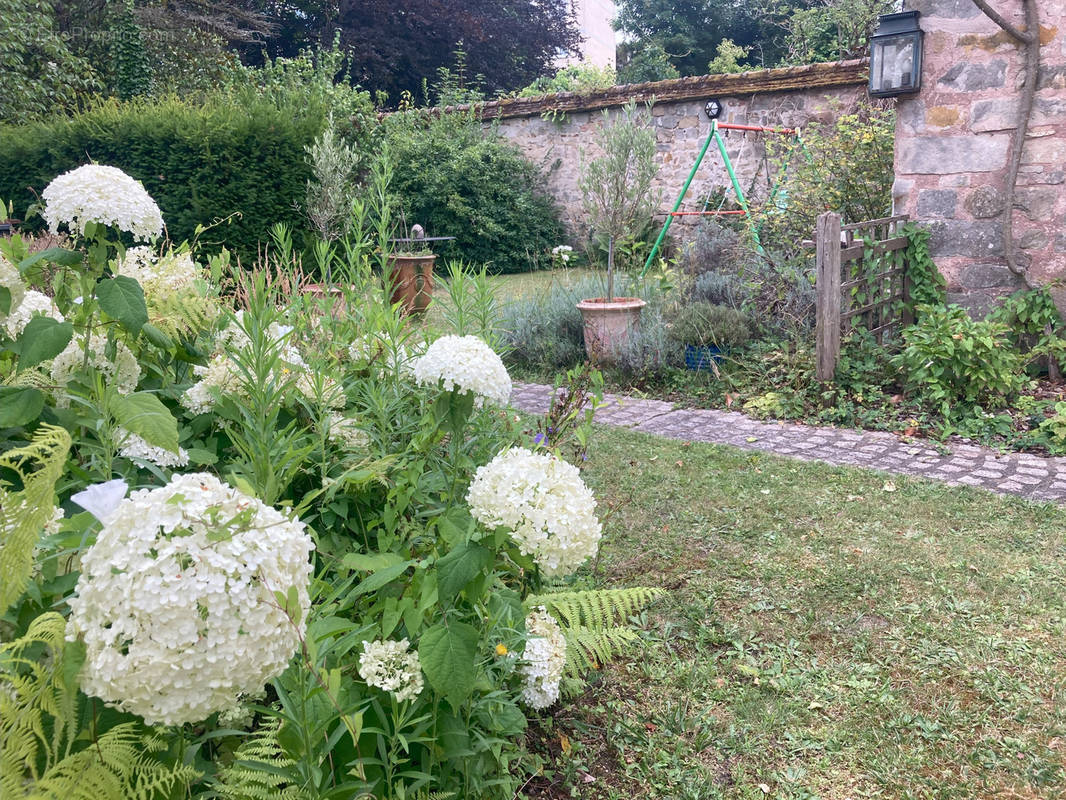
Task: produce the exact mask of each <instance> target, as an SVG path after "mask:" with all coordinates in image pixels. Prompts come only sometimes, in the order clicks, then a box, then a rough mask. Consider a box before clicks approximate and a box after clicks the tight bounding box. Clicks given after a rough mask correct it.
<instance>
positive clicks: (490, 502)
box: [466, 447, 602, 577]
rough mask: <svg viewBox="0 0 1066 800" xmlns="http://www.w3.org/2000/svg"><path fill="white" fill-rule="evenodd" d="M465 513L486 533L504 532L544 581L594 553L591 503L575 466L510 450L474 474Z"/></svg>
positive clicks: (596, 536)
mask: <svg viewBox="0 0 1066 800" xmlns="http://www.w3.org/2000/svg"><path fill="white" fill-rule="evenodd" d="M466 501H467V503H468V504H469V505H470V513H471V514H472V515H473V517H474V519H476V520H477V521H478V522H480V523H481V524H483V525H485V526H486V527H488V528H498V527H504V528H507V529H508V530H509V531H510V533H511V537H512V538H513V539H514V540H515V542H516V543H517V544H518V547H519V550H520V551H521V552H522V553H523V554H525V555H531V556H533V558H534V560H535V561H536V563H537V566H538V567H539V568H540V571H541V572H542V573H543V574H544V575H545V576H546V577H553V576H557V575H569V574H570V573H572V572H574V571H575V570H576V569H577V568H578V567H580V566H581V565H582V564H583V563H585V561H586V560H587V559H589V558H592V557H593V556H595V555H596V551H597V550H598V548H599V542H600V536H601V535H602V527H601V525H600V521H599V520H598V519H597V518H596V498H595V497H593V495H592V492H591V491H589V489H588V487H587V486H585V482H584V481H582V480H581V473H580V472H579V471H578V469H577V467H575V466H573V465H572V464H568V463H566V462H565V461H563V460H562V459H560V458H557V457H556V456H553V455H550V454H547V453H534V452H532V451H530V450H527V449H525V448H523V447H512V448H511V449H509V450H505V451H504V452H502V453H500V454H499V455H497V456H496V457H495V458H494V459H492V461H490V462H489V463H488V464H486V465H484V466H483V467H479V468H478V470H477V472H476V473H475V474H474V480H473V481H472V482H471V484H470V489H469V491H468V492H467V495H466Z"/></svg>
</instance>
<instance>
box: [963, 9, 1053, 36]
mask: <svg viewBox="0 0 1066 800" xmlns="http://www.w3.org/2000/svg"><path fill="white" fill-rule="evenodd" d="M973 4H974V5H975V6H977V7H978V8H979V9H981V11H982V12H983V13H984V15H985V16H986V17H988V18H989V19H990V20H992V21H993V22H994V23H996V24H997V25H999V27H1001V28H1002V29H1003V30H1004V31H1006V32H1007V34H1008V35H1009V36H1010V37H1011V38H1012V39H1014V40H1015V41H1017V42H1020V43H1021V44H1028V43H1029V42H1030V40H1032V38H1033V36H1034V34H1033V33H1032V30H1033V29H1032V28H1029V27H1028V23H1027V24H1026V28H1027V30H1024V31H1023V30H1021V29H1020V28H1016V27H1014V26H1013V25H1011V24H1010V23H1009V22H1007V20H1006V18H1004V17H1003V16H1002V15H1001V14H1000V13H999V12H998V11H996V9H994V8H992V6H990V5H989V4H988V2H987V0H973ZM1037 36H1039V32H1038V33H1037Z"/></svg>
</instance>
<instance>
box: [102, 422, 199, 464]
mask: <svg viewBox="0 0 1066 800" xmlns="http://www.w3.org/2000/svg"><path fill="white" fill-rule="evenodd" d="M115 440H116V441H117V442H118V443H119V451H118V454H119V455H120V456H124V457H125V458H136V459H138V460H140V461H151V462H152V463H153V464H155V465H156V466H160V467H184V466H186V465H187V464H188V463H189V454H188V452H187V451H186V450H185V448H183V447H179V448H178V452H176V453H171V452H170V451H169V450H165V449H163V448H162V447H156V446H154V445H151V444H148V442H146V441H145V440H144V438H143V437H141V436H138V435H137V434H136V433H133V432H132V431H128V430H126V429H125V428H118V429H117V430H116V431H115Z"/></svg>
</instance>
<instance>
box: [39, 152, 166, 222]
mask: <svg viewBox="0 0 1066 800" xmlns="http://www.w3.org/2000/svg"><path fill="white" fill-rule="evenodd" d="M41 199H42V200H44V211H43V212H42V214H43V216H44V218H45V221H46V222H47V223H48V228H49V230H51V231H52V233H58V232H59V226H60V225H61V224H65V225H66V226H67V227H68V228H69V229H70V231H71V233H74V232H77V233H79V234H84V233H85V226H86V224H87V223H90V222H98V223H100V224H102V225H108V226H111V227H115V228H118V229H119V230H122V231H127V232H129V233H132V234H133V235H134V237H135V238H137V239H139V240H141V241H148V240H151V239H156V238H158V237H159V235H160V234H161V233H162V232H163V215H162V214H160V213H159V206H157V205H156V203H155V200H153V199H152V198H151V196H150V195H149V194H148V192H146V191H145V190H144V186H142V185H141V183H140V181H135V180H134V179H133V178H131V177H130V176H129V175H127V174H126V173H125V172H123V171H122V170H120V169H118V168H117V167H106V166H103V165H100V164H86V165H84V166H81V167H78V168H77V169H72V170H71V171H70V172H64V173H63V174H62V175H60V176H59V177H57V178H55V179H54V180H53V181H52V182H51V183H50V184H48V186H46V187H45V189H44V191H43V192H41Z"/></svg>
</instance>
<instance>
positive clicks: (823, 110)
mask: <svg viewBox="0 0 1066 800" xmlns="http://www.w3.org/2000/svg"><path fill="white" fill-rule="evenodd" d="M865 85H866V65H865V62H863V61H852V62H840V63H836V64H812V65H808V66H803V67H794V68H788V69H775V70H760V71H757V72H748V73H742V74H740V75H711V76H704V77H699V78H680V79H677V80H670V81H659V82H658V83H647V84H639V85H631V86H619V87H613V88H612V89H609V90H607V91H603V92H597V93H592V94H584V95H578V94H558V95H550V96H547V97H543V98H524V99H509V100H505V101H499V102H492V103H486V104H484V105H483V106H481V107H480V108H479V110H480V112H481V115H482V118H483V119H485V120H486V121H489V120H495V124H497V125H498V126H499V130H500V132H501V133H502V134H503V135H504V136H505V137H507V138H508V139H510V140H511V141H512V142H514V143H515V144H516V145H518V147H519V148H521V150H522V151H523V152H524V153H525V154H526V156H527V157H528V158H530V159H531V160H533V161H534V162H536V163H539V164H541V165H543V166H544V167H545V169H546V170H547V171H548V172H549V176H550V177H549V180H550V186H551V190H552V192H553V194H554V195H555V197H556V199H557V200H558V202H559V204H560V205H561V207H562V209H563V214H564V219H565V220H566V223H567V226H568V228H569V230H570V233H571V236H572V237H573V239H574V240H575V241H578V240H579V239H580V238H581V236H582V235H583V233H584V231H583V230H582V224H581V221H582V219H583V214H582V211H581V192H580V190H579V189H578V187H577V179H578V174H579V172H580V166H581V161H582V157H583V156H582V151H585V152H586V154H587V155H586V156H585V157H587V158H592V157H595V155H596V153H595V151H594V150H593V149H592V138H593V133H594V132H595V129H596V127H597V126H598V125H599V124H601V121H602V117H603V113H604V112H605V111H606V112H607V113H608V114H614V113H617V109H618V107H619V106H621V105H622V104H624V103H625V102H627V101H628V100H629V99H631V98H635V99H636V100H637V101H638V102H642V101H644V100H647V99H649V98H651V97H655V98H656V102H655V105H654V107H653V110H652V117H653V124H654V127H655V133H656V139H657V142H658V157H657V158H658V162H659V165H660V170H659V176H658V179H657V182H656V186H655V190H656V191H657V192H658V193H659V194H660V202H659V206H660V208H661V209H663V211H667V210H669V208H671V207H672V205H673V203H674V201H675V200H676V199H677V194H678V192H680V191H681V187H682V186H683V185H684V182H685V178H686V177H687V176H688V173H689V171H690V170H691V169H692V165H693V164H694V163H695V161H696V157H697V156H698V154H699V150H700V147H701V146H702V145H703V142H704V141H705V140H706V138H707V135H708V133H709V132H710V124H711V123H710V119H709V118H708V117H707V115H706V114H705V113H704V110H703V109H704V104H705V103H706V101H707V100H708V99H710V98H718V99H719V100H720V101H721V103H722V105H723V108H724V110H723V112H722V115H721V116H720V118H719V120H720V121H721V122H730V123H738V124H745V125H763V126H767V127H802V126H803V125H806V124H807V123H809V122H812V121H814V120H820V121H825V122H828V121H831V120H832V119H833V118H834V117H835V116H837V115H838V114H840V113H843V112H845V111H847V110H849V109H851V108H852V107H853V106H854V105H855V103H856V102H857V101H858V100H859V99H860V98H862V97H864V96H865ZM544 114H547V115H549V116H542V115H544ZM549 117H550V118H549ZM723 133H724V135H725V140H726V144H727V147H726V149H727V152H728V153H729V157H730V159H731V160H732V162H733V165H734V168H735V169H736V171H737V174H738V177H739V179H740V182H741V186H742V188H743V190H744V191H745V192H747V191H748V190H749V187H751V186H753V185H754V187H755V194H756V196H758V195H759V193H760V192H761V194H762V195H763V196H765V194H766V193H767V182H766V167H767V165H766V162H765V160H764V154H765V150H764V143H765V138H764V135H762V134H751V133H748V134H742V133H739V132H736V131H733V132H723ZM729 186H730V184H729V177H728V174H727V173H726V169H725V166H724V164H723V162H722V158H721V156H720V155H719V153H718V151H717V148H715V147H714V146H713V145H712V146H711V149H710V150H708V152H707V156H706V158H705V160H704V162H703V164H702V165H701V167H700V170H699V172H698V173H697V176H696V179H695V180H694V181H693V183H692V185H691V187H690V188H689V192H688V194H687V196H686V198H685V202H684V203H683V204H682V207H681V208H682V210H694V211H695V210H700V209H701V208H702V205H703V202H704V199H705V198H706V197H707V195H708V194H709V193H713V192H714V191H715V190H718V189H721V188H723V187H729ZM728 196H729V197H730V198H732V189H731V188H729V189H728ZM662 219H663V217H662V216H660V217H659V218H658V224H660V225H661V224H662ZM679 219H680V220H683V222H678V223H675V225H674V227H673V228H672V229H671V230H672V231H674V232H675V233H676V234H680V235H679V238H682V239H683V238H685V233H686V228H691V226H692V225H694V224H695V221H696V219H697V218H696V217H681V218H679Z"/></svg>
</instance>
